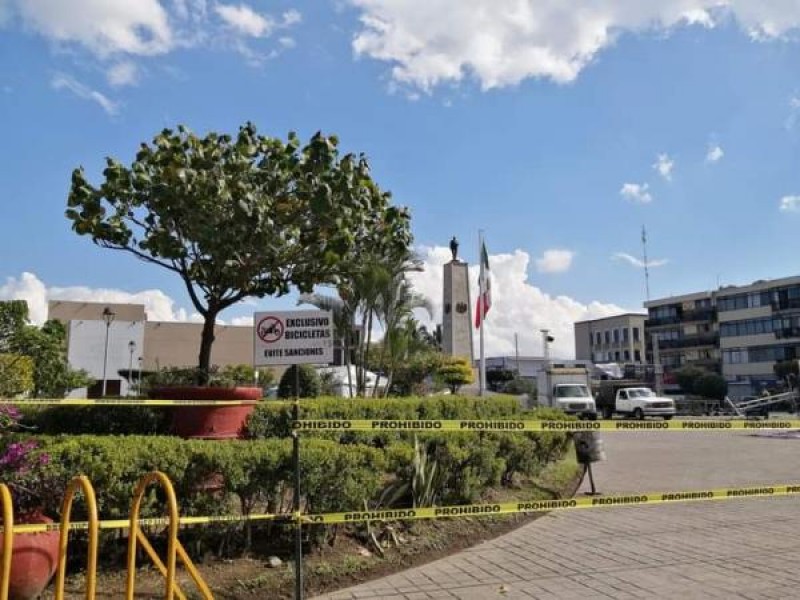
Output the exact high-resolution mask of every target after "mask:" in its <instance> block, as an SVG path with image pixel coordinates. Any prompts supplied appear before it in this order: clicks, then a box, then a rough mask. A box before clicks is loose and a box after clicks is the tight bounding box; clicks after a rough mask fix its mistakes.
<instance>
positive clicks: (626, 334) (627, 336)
mask: <svg viewBox="0 0 800 600" xmlns="http://www.w3.org/2000/svg"><path fill="white" fill-rule="evenodd" d="M630 337H631V336H630V334H629V332H628V328H627V327H626V328H625V329H623V330H622V341H623V342H627V341H628V340H629V339H630Z"/></svg>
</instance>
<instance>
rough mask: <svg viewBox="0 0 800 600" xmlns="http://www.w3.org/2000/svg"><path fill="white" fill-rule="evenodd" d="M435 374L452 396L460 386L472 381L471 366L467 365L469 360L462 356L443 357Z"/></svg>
mask: <svg viewBox="0 0 800 600" xmlns="http://www.w3.org/2000/svg"><path fill="white" fill-rule="evenodd" d="M436 374H437V375H438V377H439V378H441V380H442V381H443V382H444V383H445V384H447V385H448V386H450V391H451V392H452V393H454V394H456V393H458V390H459V388H460V387H461V386H462V385H467V384H469V383H472V382H473V381H474V376H473V374H472V366H471V365H470V364H469V360H467V359H466V358H464V357H462V356H451V357H445V358H444V359H443V360H442V363H441V364H440V365H439V369H438V371H437V373H436Z"/></svg>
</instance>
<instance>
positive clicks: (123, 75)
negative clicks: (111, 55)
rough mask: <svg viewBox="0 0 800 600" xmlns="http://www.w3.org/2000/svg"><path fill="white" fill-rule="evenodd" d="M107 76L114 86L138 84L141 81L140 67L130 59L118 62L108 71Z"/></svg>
mask: <svg viewBox="0 0 800 600" xmlns="http://www.w3.org/2000/svg"><path fill="white" fill-rule="evenodd" d="M106 78H107V79H108V83H110V84H111V85H113V86H114V87H122V86H125V85H136V83H138V81H139V67H137V66H136V64H135V63H133V62H131V61H129V60H125V61H122V62H118V63H116V64H114V65H112V66H111V67H110V68H109V69H108V71H106Z"/></svg>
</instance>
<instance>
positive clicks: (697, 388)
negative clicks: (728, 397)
mask: <svg viewBox="0 0 800 600" xmlns="http://www.w3.org/2000/svg"><path fill="white" fill-rule="evenodd" d="M694 392H695V393H696V394H697V395H699V396H702V397H703V398H714V399H716V400H722V399H723V398H725V394H727V393H728V382H727V381H725V378H724V377H723V376H722V375H719V374H718V373H711V372H706V373H703V374H702V375H700V377H698V378H697V380H696V381H695V383H694Z"/></svg>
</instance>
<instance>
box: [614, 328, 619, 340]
mask: <svg viewBox="0 0 800 600" xmlns="http://www.w3.org/2000/svg"><path fill="white" fill-rule="evenodd" d="M614 343H615V344H619V329H615V330H614Z"/></svg>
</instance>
